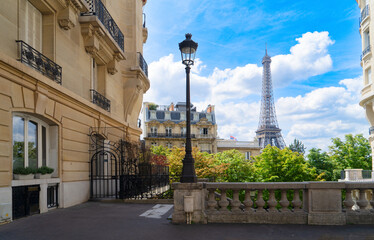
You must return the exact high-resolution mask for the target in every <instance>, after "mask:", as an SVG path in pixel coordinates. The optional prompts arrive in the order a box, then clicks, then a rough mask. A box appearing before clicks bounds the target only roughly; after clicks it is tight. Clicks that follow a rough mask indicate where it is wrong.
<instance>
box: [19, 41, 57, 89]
mask: <svg viewBox="0 0 374 240" xmlns="http://www.w3.org/2000/svg"><path fill="white" fill-rule="evenodd" d="M16 42H17V44H18V49H19V57H20V58H19V59H18V60H19V61H21V62H22V63H24V64H27V65H28V66H30V67H32V68H34V69H35V70H37V71H38V72H40V73H41V74H43V75H45V76H47V77H48V78H50V79H52V80H53V81H55V82H56V83H58V84H60V85H61V84H62V68H61V67H60V66H59V65H58V64H56V63H55V62H53V61H52V60H50V59H49V58H47V57H46V56H44V55H43V54H41V53H40V52H39V51H37V50H36V49H35V48H33V47H31V46H30V45H28V44H27V43H25V42H24V41H22V40H16Z"/></svg>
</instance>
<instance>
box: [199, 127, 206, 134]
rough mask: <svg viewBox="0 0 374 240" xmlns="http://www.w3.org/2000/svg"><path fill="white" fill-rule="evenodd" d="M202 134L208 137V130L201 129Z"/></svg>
mask: <svg viewBox="0 0 374 240" xmlns="http://www.w3.org/2000/svg"><path fill="white" fill-rule="evenodd" d="M200 134H202V135H208V128H200Z"/></svg>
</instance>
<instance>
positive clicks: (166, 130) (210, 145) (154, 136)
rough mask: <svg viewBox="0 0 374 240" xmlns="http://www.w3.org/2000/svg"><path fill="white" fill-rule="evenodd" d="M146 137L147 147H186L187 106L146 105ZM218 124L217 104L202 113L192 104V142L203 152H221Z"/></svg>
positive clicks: (144, 128) (180, 104)
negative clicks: (215, 110)
mask: <svg viewBox="0 0 374 240" xmlns="http://www.w3.org/2000/svg"><path fill="white" fill-rule="evenodd" d="M142 113H143V123H144V124H143V138H144V140H145V144H146V146H147V147H150V146H152V145H153V146H159V145H163V146H166V147H168V148H172V147H174V146H176V147H185V142H186V103H185V102H178V103H177V104H176V105H174V104H173V103H171V104H170V105H168V106H159V105H156V104H153V103H149V102H145V103H144V104H143V110H142ZM216 139H217V124H216V116H215V112H214V105H208V107H207V108H206V109H205V110H204V111H201V112H198V111H196V107H193V105H192V104H191V140H192V141H191V143H192V147H198V148H199V149H200V151H202V152H208V153H216V152H217V143H216Z"/></svg>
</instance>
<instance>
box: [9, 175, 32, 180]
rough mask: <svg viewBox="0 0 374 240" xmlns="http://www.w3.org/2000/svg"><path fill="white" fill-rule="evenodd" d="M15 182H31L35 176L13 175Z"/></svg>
mask: <svg viewBox="0 0 374 240" xmlns="http://www.w3.org/2000/svg"><path fill="white" fill-rule="evenodd" d="M13 176H14V180H31V179H34V174H28V175H21V174H13Z"/></svg>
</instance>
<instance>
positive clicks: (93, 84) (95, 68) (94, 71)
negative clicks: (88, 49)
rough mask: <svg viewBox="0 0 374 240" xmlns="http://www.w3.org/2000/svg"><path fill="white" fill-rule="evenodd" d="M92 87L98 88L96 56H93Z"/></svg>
mask: <svg viewBox="0 0 374 240" xmlns="http://www.w3.org/2000/svg"><path fill="white" fill-rule="evenodd" d="M91 62H92V65H91V89H93V90H97V64H96V61H95V59H94V58H91Z"/></svg>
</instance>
